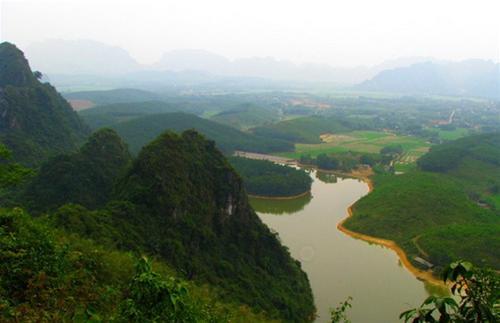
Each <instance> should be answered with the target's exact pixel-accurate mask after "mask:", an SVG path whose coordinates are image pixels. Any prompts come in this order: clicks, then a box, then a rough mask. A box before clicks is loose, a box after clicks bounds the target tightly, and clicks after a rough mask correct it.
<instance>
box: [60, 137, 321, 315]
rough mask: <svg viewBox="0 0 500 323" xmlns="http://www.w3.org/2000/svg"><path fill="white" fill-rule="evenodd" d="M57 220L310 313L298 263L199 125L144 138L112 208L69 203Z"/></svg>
mask: <svg viewBox="0 0 500 323" xmlns="http://www.w3.org/2000/svg"><path fill="white" fill-rule="evenodd" d="M52 218H53V219H54V220H55V222H56V223H57V225H58V226H59V227H61V228H63V229H65V230H66V231H70V232H74V233H77V234H79V235H82V236H84V237H88V238H92V239H94V240H96V241H98V242H100V243H102V244H105V245H109V244H111V245H112V246H115V247H118V248H121V249H125V250H133V251H139V252H146V253H148V254H152V255H154V256H156V257H160V258H161V259H163V260H165V261H167V262H168V263H169V264H171V265H172V266H173V267H174V268H175V269H176V270H177V271H178V272H181V273H184V275H185V277H186V278H188V279H194V280H197V281H201V282H208V283H209V284H211V285H213V286H217V287H219V288H220V289H221V290H222V291H223V294H222V295H223V297H224V298H226V299H228V300H232V301H237V302H240V303H245V304H247V305H249V306H251V307H252V308H253V309H254V310H256V311H257V312H260V311H265V312H266V314H267V315H268V316H270V317H273V318H277V319H281V320H284V321H289V322H304V321H310V320H311V319H312V315H313V312H314V304H313V299H312V295H311V289H310V286H309V282H308V279H307V276H306V274H305V273H304V272H303V271H302V270H301V269H300V264H299V263H298V262H297V261H295V260H293V259H292V258H291V257H290V255H289V253H288V251H287V250H286V248H284V247H283V246H281V244H280V243H279V241H278V239H277V238H276V236H275V235H274V234H273V233H271V231H270V230H269V229H268V228H267V227H266V226H265V225H264V224H263V223H262V222H261V221H260V219H259V218H258V216H257V215H256V214H255V212H254V211H253V209H252V208H251V207H250V205H249V204H248V200H247V196H246V193H245V190H244V188H243V183H242V181H241V179H240V177H239V176H238V175H237V174H236V172H235V171H234V170H233V168H232V167H231V166H230V165H229V163H228V162H227V161H226V159H225V158H224V156H223V155H222V154H221V153H220V152H219V151H218V150H217V149H216V148H215V145H214V143H213V142H211V141H207V140H205V139H204V138H203V137H202V136H200V135H199V134H198V133H196V132H195V131H186V132H184V133H183V134H182V135H177V134H175V133H171V132H166V133H164V134H162V135H161V136H160V137H158V138H157V139H156V140H154V141H153V142H152V143H150V144H148V145H147V146H145V147H144V148H143V149H142V150H141V152H140V153H139V155H138V157H137V158H136V159H135V161H134V162H133V165H132V167H131V168H130V169H129V170H128V172H127V173H126V174H125V175H124V176H123V177H122V178H121V179H120V180H119V181H118V182H117V184H116V186H115V189H114V194H113V201H110V202H109V203H108V204H107V206H106V207H105V208H103V209H100V210H97V211H94V212H90V211H86V210H85V209H84V208H82V207H80V206H75V205H66V206H63V207H61V208H60V209H59V210H58V211H57V212H56V214H55V215H54V216H53V217H52Z"/></svg>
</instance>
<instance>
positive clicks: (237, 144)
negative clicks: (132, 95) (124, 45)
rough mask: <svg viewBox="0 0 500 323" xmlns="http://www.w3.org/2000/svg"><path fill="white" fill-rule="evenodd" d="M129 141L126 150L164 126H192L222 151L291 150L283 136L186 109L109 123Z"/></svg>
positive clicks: (141, 143)
mask: <svg viewBox="0 0 500 323" xmlns="http://www.w3.org/2000/svg"><path fill="white" fill-rule="evenodd" d="M110 127H111V128H113V129H115V130H116V132H118V134H119V135H120V136H121V137H122V138H123V139H124V140H125V141H126V142H127V143H128V144H129V147H130V151H131V152H132V153H137V152H138V151H139V150H140V149H141V148H142V147H143V146H144V145H145V144H147V143H148V142H149V141H151V140H153V139H154V138H155V137H156V136H158V135H159V134H161V133H162V132H163V131H165V130H166V129H169V130H173V131H178V132H181V131H184V130H188V129H196V131H198V132H200V133H201V134H203V135H204V136H206V137H207V138H208V139H210V140H214V141H215V142H216V144H217V147H218V148H219V149H221V150H222V151H224V152H232V151H234V150H244V151H252V152H260V153H268V152H274V151H290V150H293V144H292V143H290V142H286V141H283V140H277V139H267V138H262V137H259V136H255V135H252V134H249V133H245V132H242V131H239V130H237V129H234V128H232V127H229V126H225V125H223V124H220V123H218V122H214V121H210V120H206V119H202V118H200V117H197V116H195V115H192V114H187V113H180V112H179V113H164V114H155V115H147V116H144V117H140V118H136V119H133V120H130V121H125V122H120V123H116V124H113V125H110Z"/></svg>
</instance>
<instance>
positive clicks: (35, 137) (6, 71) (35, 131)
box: [0, 42, 90, 166]
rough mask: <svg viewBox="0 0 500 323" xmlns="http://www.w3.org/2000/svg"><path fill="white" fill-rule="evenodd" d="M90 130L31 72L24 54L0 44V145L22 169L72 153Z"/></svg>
mask: <svg viewBox="0 0 500 323" xmlns="http://www.w3.org/2000/svg"><path fill="white" fill-rule="evenodd" d="M89 132H90V130H89V128H88V127H87V126H86V125H85V124H84V123H83V122H82V121H81V120H80V118H79V117H78V115H77V114H76V113H75V112H74V111H73V110H72V109H71V107H70V106H69V104H68V103H67V102H66V100H65V99H64V98H63V97H62V96H61V95H59V93H57V91H56V90H55V89H54V88H53V87H52V86H51V85H49V84H47V83H41V82H40V81H38V79H37V77H36V76H35V75H34V74H33V72H32V71H31V69H30V67H29V64H28V61H27V60H26V58H25V57H24V54H23V53H22V52H21V51H20V50H19V49H17V47H15V46H14V45H12V44H10V43H6V42H4V43H1V44H0V141H1V142H3V143H4V144H5V145H6V146H7V147H8V148H9V149H10V150H11V151H12V154H13V158H14V160H16V161H18V162H21V163H23V164H25V165H30V166H34V165H38V164H39V163H40V162H41V161H43V160H44V159H46V158H47V157H48V156H51V155H55V154H57V153H62V152H67V151H71V150H75V149H76V148H77V147H78V146H79V145H80V144H81V143H82V142H83V140H84V139H85V138H86V137H87V135H88V134H89Z"/></svg>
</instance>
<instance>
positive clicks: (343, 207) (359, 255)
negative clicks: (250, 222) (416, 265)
mask: <svg viewBox="0 0 500 323" xmlns="http://www.w3.org/2000/svg"><path fill="white" fill-rule="evenodd" d="M310 174H311V176H312V177H313V179H314V182H313V185H312V190H311V196H305V197H302V198H299V199H295V200H266V199H255V198H254V199H251V201H250V202H251V204H252V206H253V207H254V208H255V210H256V211H257V213H258V214H259V216H260V218H261V219H262V221H263V222H264V223H266V224H267V225H268V226H269V227H270V228H271V229H273V230H274V231H276V232H278V233H279V237H280V239H281V241H282V243H283V244H284V245H285V246H287V247H288V248H289V249H290V253H291V254H292V256H293V257H294V258H296V259H298V260H300V262H301V263H302V268H303V269H304V270H305V272H306V273H307V274H308V276H309V280H310V282H311V287H312V290H313V294H314V299H315V303H316V307H317V309H318V315H319V317H318V320H317V321H318V322H327V321H328V317H329V314H328V313H329V308H330V307H336V306H337V305H338V303H339V302H341V301H343V300H345V299H346V298H347V297H348V296H351V297H352V298H353V301H352V305H353V307H352V308H351V309H350V310H349V312H348V315H349V317H350V319H351V320H352V322H353V323H358V322H359V323H364V322H367V323H379V322H380V323H387V322H389V323H390V322H398V321H399V320H398V316H399V313H401V312H402V311H403V310H406V309H409V308H413V307H416V306H418V305H420V304H421V302H422V301H423V300H424V299H425V297H426V296H427V295H428V294H429V291H430V290H431V288H432V287H429V286H427V285H426V284H424V283H423V282H421V281H419V280H417V279H416V278H415V277H414V276H413V275H412V274H411V273H409V272H408V271H407V270H406V269H405V268H404V267H402V265H401V264H400V262H399V259H398V257H397V255H396V253H395V252H393V251H392V250H390V249H387V248H385V247H382V246H379V245H375V244H369V243H367V242H364V241H362V240H357V239H354V238H351V237H349V236H347V235H345V234H344V233H342V232H340V231H339V230H337V224H338V223H339V222H340V221H341V220H342V219H343V218H345V217H346V216H347V208H348V207H349V206H350V205H351V204H352V203H354V202H355V201H356V200H358V199H359V198H361V197H362V196H363V195H365V194H367V193H368V186H367V185H366V183H364V182H362V181H359V180H357V179H349V178H346V179H342V178H338V177H335V176H334V175H328V174H324V173H319V174H318V173H317V172H316V171H311V173H310Z"/></svg>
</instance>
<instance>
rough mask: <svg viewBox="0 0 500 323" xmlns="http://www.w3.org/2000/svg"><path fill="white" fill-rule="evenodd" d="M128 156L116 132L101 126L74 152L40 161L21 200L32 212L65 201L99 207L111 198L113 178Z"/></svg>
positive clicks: (124, 166) (124, 165) (118, 174)
mask: <svg viewBox="0 0 500 323" xmlns="http://www.w3.org/2000/svg"><path fill="white" fill-rule="evenodd" d="M131 160H132V158H131V156H130V154H129V152H128V149H127V146H126V145H125V143H124V142H123V141H122V139H121V138H120V137H119V136H118V135H117V134H116V132H114V131H113V130H111V129H101V130H99V131H97V132H95V133H94V134H92V136H91V137H90V138H89V139H88V141H87V143H86V144H85V145H84V146H82V147H81V148H80V149H79V151H78V152H76V153H73V154H62V155H58V156H56V157H53V158H51V159H49V160H48V161H47V162H45V163H43V164H42V166H41V168H40V170H39V172H38V173H37V175H36V176H35V177H34V178H33V179H32V181H31V182H30V183H29V184H28V187H27V189H26V192H25V194H24V195H23V197H22V199H23V202H24V203H25V204H26V205H27V206H28V208H29V209H30V211H32V212H35V213H39V212H46V211H53V210H54V209H56V208H57V207H59V206H61V205H63V204H66V203H77V204H80V205H83V206H85V207H87V208H89V209H96V208H98V207H102V206H104V204H106V203H107V202H108V201H109V199H110V198H111V193H112V190H113V184H114V181H115V180H116V179H117V178H118V176H120V175H123V173H124V171H125V168H126V167H127V166H129V163H130V162H131Z"/></svg>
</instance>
